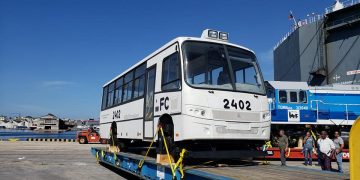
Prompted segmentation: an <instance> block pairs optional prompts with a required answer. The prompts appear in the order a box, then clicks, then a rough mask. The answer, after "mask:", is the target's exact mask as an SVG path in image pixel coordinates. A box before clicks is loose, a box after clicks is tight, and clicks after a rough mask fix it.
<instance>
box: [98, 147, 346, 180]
mask: <svg viewBox="0 0 360 180" xmlns="http://www.w3.org/2000/svg"><path fill="white" fill-rule="evenodd" d="M91 152H92V154H93V155H94V156H95V157H96V159H97V161H98V162H99V163H103V164H107V165H109V166H112V167H114V168H115V169H118V170H121V171H124V172H127V173H130V174H132V175H134V177H138V178H141V179H199V180H201V179H219V180H223V179H267V178H272V179H293V180H294V179H318V178H321V179H348V178H349V176H348V175H346V174H339V173H335V172H323V171H320V170H313V169H305V168H301V167H281V166H277V165H259V164H258V163H254V162H248V163H245V164H240V165H234V164H231V165H218V166H206V165H201V166H197V167H195V168H194V167H187V166H185V167H184V176H183V178H182V175H181V172H180V170H179V169H176V170H175V172H174V174H175V176H174V178H173V173H172V170H171V167H170V166H169V165H161V164H157V163H156V160H155V159H154V158H150V157H147V158H146V160H145V161H144V163H143V165H142V166H141V168H139V166H138V165H139V162H140V161H142V160H143V159H144V156H142V155H138V154H133V153H125V152H119V153H112V152H109V151H107V149H106V148H95V147H93V148H91Z"/></svg>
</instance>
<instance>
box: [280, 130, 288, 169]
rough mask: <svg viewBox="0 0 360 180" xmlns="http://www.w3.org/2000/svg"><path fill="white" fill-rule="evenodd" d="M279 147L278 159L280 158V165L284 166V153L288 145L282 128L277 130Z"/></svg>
mask: <svg viewBox="0 0 360 180" xmlns="http://www.w3.org/2000/svg"><path fill="white" fill-rule="evenodd" d="M279 135H280V137H279V140H278V143H279V148H280V159H281V166H286V157H285V153H286V151H287V149H288V145H289V140H288V137H287V136H286V135H285V132H284V130H283V129H281V130H280V131H279Z"/></svg>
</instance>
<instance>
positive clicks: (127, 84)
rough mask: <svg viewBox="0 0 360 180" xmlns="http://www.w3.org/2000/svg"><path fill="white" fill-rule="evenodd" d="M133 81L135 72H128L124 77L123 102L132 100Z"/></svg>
mask: <svg viewBox="0 0 360 180" xmlns="http://www.w3.org/2000/svg"><path fill="white" fill-rule="evenodd" d="M133 80H134V72H133V71H130V72H128V73H127V74H126V75H125V77H124V86H123V91H124V92H123V98H122V102H125V101H129V100H131V98H132V89H133Z"/></svg>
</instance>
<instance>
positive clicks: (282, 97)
mask: <svg viewBox="0 0 360 180" xmlns="http://www.w3.org/2000/svg"><path fill="white" fill-rule="evenodd" d="M279 102H280V103H287V93H286V91H283V90H280V91H279Z"/></svg>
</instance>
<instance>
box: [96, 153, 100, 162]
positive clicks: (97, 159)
mask: <svg viewBox="0 0 360 180" xmlns="http://www.w3.org/2000/svg"><path fill="white" fill-rule="evenodd" d="M96 162H97V163H99V162H100V158H99V151H97V152H96Z"/></svg>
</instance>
